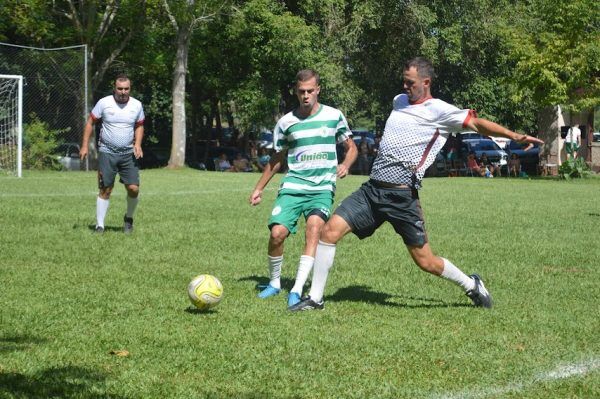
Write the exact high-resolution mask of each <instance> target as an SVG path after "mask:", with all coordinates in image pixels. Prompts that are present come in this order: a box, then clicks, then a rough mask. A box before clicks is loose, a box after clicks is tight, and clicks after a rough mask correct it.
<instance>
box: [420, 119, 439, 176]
mask: <svg viewBox="0 0 600 399" xmlns="http://www.w3.org/2000/svg"><path fill="white" fill-rule="evenodd" d="M438 137H440V131H439V129H436V130H435V134H434V135H433V137H432V138H431V140H430V141H429V143H427V147H425V152H424V153H423V156H422V157H421V160H420V161H419V164H418V165H417V170H419V169H420V168H421V166H423V164H424V163H425V160H426V159H427V155H429V152H430V151H431V147H433V143H435V141H436V140H437V138H438Z"/></svg>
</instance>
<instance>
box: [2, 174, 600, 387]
mask: <svg viewBox="0 0 600 399" xmlns="http://www.w3.org/2000/svg"><path fill="white" fill-rule="evenodd" d="M142 173H143V175H142V179H143V186H142V194H141V197H140V198H141V200H140V204H139V206H138V208H137V211H136V218H135V228H136V230H135V231H134V233H133V234H131V235H127V236H125V235H123V233H122V231H121V227H122V222H123V212H124V210H125V191H124V190H123V189H122V188H120V187H119V188H117V187H116V188H115V190H114V192H113V197H112V198H113V200H112V201H111V208H110V209H109V212H108V215H107V219H106V227H107V229H106V233H105V234H104V235H103V236H96V235H94V234H92V228H93V225H94V223H95V213H94V207H95V194H94V186H95V182H96V173H95V172H89V173H88V172H75V173H67V174H65V173H54V172H37V171H25V173H24V178H23V179H14V178H0V185H1V186H2V190H1V191H0V226H2V228H1V229H0V242H1V243H2V244H1V245H2V256H0V281H2V311H1V313H0V323H1V325H2V328H1V331H0V352H1V353H2V356H1V357H0V366H1V367H0V397H2V398H73V399H74V398H88V399H101V398H122V399H124V398H132V399H136V398H169V399H171V398H173V399H178V398H182V399H183V398H185V399H190V398H214V399H217V398H245V399H262V398H275V399H291V398H314V399H324V398H377V399H392V398H393V399H408V398H410V399H414V398H443V397H445V398H459V397H460V398H484V397H486V398H508V397H513V398H517V397H518V398H520V399H539V398H575V397H578V398H597V397H599V396H600V374H599V373H598V371H597V370H598V356H599V354H598V348H600V334H598V316H597V314H596V312H594V311H593V309H597V308H598V304H599V303H600V292H599V290H598V280H599V278H600V268H598V264H597V260H598V259H599V258H600V246H598V245H595V244H594V242H593V241H591V240H590V237H594V235H595V234H597V232H598V222H599V220H600V219H599V218H600V215H599V212H598V201H597V193H598V190H600V179H595V178H592V179H585V180H583V179H579V180H575V181H573V182H571V183H572V184H563V183H562V182H560V181H555V180H542V179H540V180H523V179H476V178H451V179H448V178H431V179H425V185H424V188H423V189H422V190H421V192H420V193H419V196H420V202H421V204H422V205H423V210H424V212H425V216H426V219H427V230H428V238H429V240H430V242H431V244H432V246H433V248H434V250H435V251H436V252H437V253H439V254H440V255H443V256H445V257H447V258H449V259H450V260H451V261H452V262H453V263H455V264H456V265H457V266H458V267H460V268H461V269H462V270H464V271H465V272H468V273H472V272H478V273H480V274H481V276H482V277H483V279H484V280H485V283H486V286H487V287H488V288H489V290H490V292H491V293H492V295H493V296H494V299H495V308H493V309H491V310H490V311H488V310H484V309H475V308H473V307H472V306H471V305H470V302H469V299H468V298H467V297H466V296H465V295H464V294H463V293H462V290H461V289H460V288H458V287H457V286H455V285H454V284H451V283H449V282H448V281H445V280H443V279H441V278H437V277H434V276H431V275H429V274H427V273H424V272H422V271H420V270H419V269H418V267H416V266H415V265H414V264H413V261H412V259H411V258H410V255H409V254H408V253H407V252H406V250H405V248H404V245H403V243H402V240H401V239H400V238H399V237H398V235H397V234H395V232H394V231H393V229H392V228H391V226H389V225H387V224H385V225H383V226H382V228H381V229H379V230H378V231H377V232H376V233H375V234H374V235H373V236H372V237H370V238H368V239H365V240H358V239H357V238H356V237H354V236H353V235H352V234H350V235H348V236H346V237H345V238H344V239H343V240H342V241H341V242H340V243H338V246H337V251H336V262H335V264H334V267H333V268H332V270H331V274H330V277H329V279H328V285H327V290H326V296H325V309H324V310H323V311H318V312H317V311H314V312H304V313H302V314H291V313H289V312H288V311H287V310H286V309H285V307H286V294H287V290H288V289H289V288H290V287H291V284H292V280H293V279H294V278H295V272H296V267H297V260H298V259H299V257H300V255H301V253H302V247H303V245H304V237H303V234H302V233H298V234H296V235H291V236H290V237H288V239H287V240H286V247H285V255H284V256H285V257H286V260H285V263H284V266H283V270H282V282H283V287H284V290H283V292H282V293H281V294H280V295H279V296H276V297H274V298H271V299H268V300H259V299H258V298H256V291H255V285H256V284H257V283H264V282H267V281H268V279H267V259H266V250H267V241H268V236H269V230H268V228H267V226H266V224H267V220H268V218H269V214H270V213H271V205H272V203H273V200H274V198H275V196H276V193H277V183H278V181H277V179H278V178H279V176H276V177H275V179H274V181H272V182H271V184H270V186H269V187H268V189H267V190H265V191H264V193H263V197H264V201H263V203H262V204H261V205H259V206H257V207H251V206H249V205H248V204H247V197H248V195H249V193H250V192H251V191H252V188H253V187H254V184H255V183H256V180H257V178H258V174H256V173H216V172H198V171H196V170H189V169H188V170H181V171H178V172H176V173H173V172H171V171H168V170H151V171H142ZM364 179H365V177H364V176H348V177H347V178H345V179H343V180H340V181H339V183H338V186H337V192H336V202H337V203H339V201H340V200H342V199H343V198H346V197H347V196H348V195H349V194H350V193H351V192H352V191H354V190H355V189H356V188H358V187H359V186H360V184H361V183H362V182H363V181H364ZM567 198H568V201H569V204H573V206H565V201H566V199H567ZM474 199H475V200H474ZM481 203H484V204H486V206H479V204H481ZM523 204H539V205H540V206H529V207H526V206H524V205H523ZM542 204H543V206H541V205H542ZM523 208H526V210H524V209H523ZM304 226H305V223H304V221H303V220H302V221H300V225H299V231H303V230H304ZM492 236H493V239H490V237H492ZM200 273H210V274H213V275H215V276H217V277H218V278H219V279H220V280H221V281H222V283H223V285H224V297H223V300H222V302H221V303H220V304H219V305H218V306H217V307H216V308H215V309H214V310H212V311H210V312H207V313H202V312H198V311H196V310H194V309H192V308H191V304H190V303H189V300H188V298H187V293H186V287H187V284H188V283H189V281H190V280H191V279H192V277H193V276H195V275H197V274H200ZM582 293H585V295H582ZM566 377H568V378H566Z"/></svg>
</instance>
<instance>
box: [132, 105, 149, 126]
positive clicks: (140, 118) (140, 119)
mask: <svg viewBox="0 0 600 399" xmlns="http://www.w3.org/2000/svg"><path fill="white" fill-rule="evenodd" d="M145 119H146V115H145V114H144V107H142V106H141V105H140V112H139V113H138V117H137V119H136V121H135V127H138V126H143V125H144V120H145Z"/></svg>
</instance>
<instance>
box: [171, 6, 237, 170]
mask: <svg viewBox="0 0 600 399" xmlns="http://www.w3.org/2000/svg"><path fill="white" fill-rule="evenodd" d="M163 4H164V7H165V10H166V12H167V15H168V17H169V21H170V22H171V25H172V26H173V28H174V29H175V32H176V39H175V40H176V56H175V66H174V69H173V130H172V133H173V135H172V136H173V141H172V143H171V157H170V159H169V167H170V168H180V167H182V166H183V165H184V163H185V150H186V117H185V79H186V75H187V67H188V56H189V48H190V41H191V38H192V33H193V32H194V29H196V28H197V27H198V25H199V24H200V23H201V22H204V21H208V20H210V19H211V18H213V17H214V16H215V14H216V13H217V11H218V10H219V9H221V8H222V7H224V6H225V4H226V3H221V4H220V6H217V5H216V4H213V3H211V2H210V1H201V0H171V1H169V0H163Z"/></svg>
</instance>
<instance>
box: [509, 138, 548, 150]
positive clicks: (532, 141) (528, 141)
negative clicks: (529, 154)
mask: <svg viewBox="0 0 600 399" xmlns="http://www.w3.org/2000/svg"><path fill="white" fill-rule="evenodd" d="M515 141H517V142H518V143H521V144H529V145H528V146H527V147H525V148H524V150H525V151H527V150H529V149H530V148H531V147H533V145H534V144H544V141H543V140H540V139H538V138H537V137H533V136H530V135H528V134H521V135H520V137H518V138H517V139H516V140H515Z"/></svg>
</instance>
